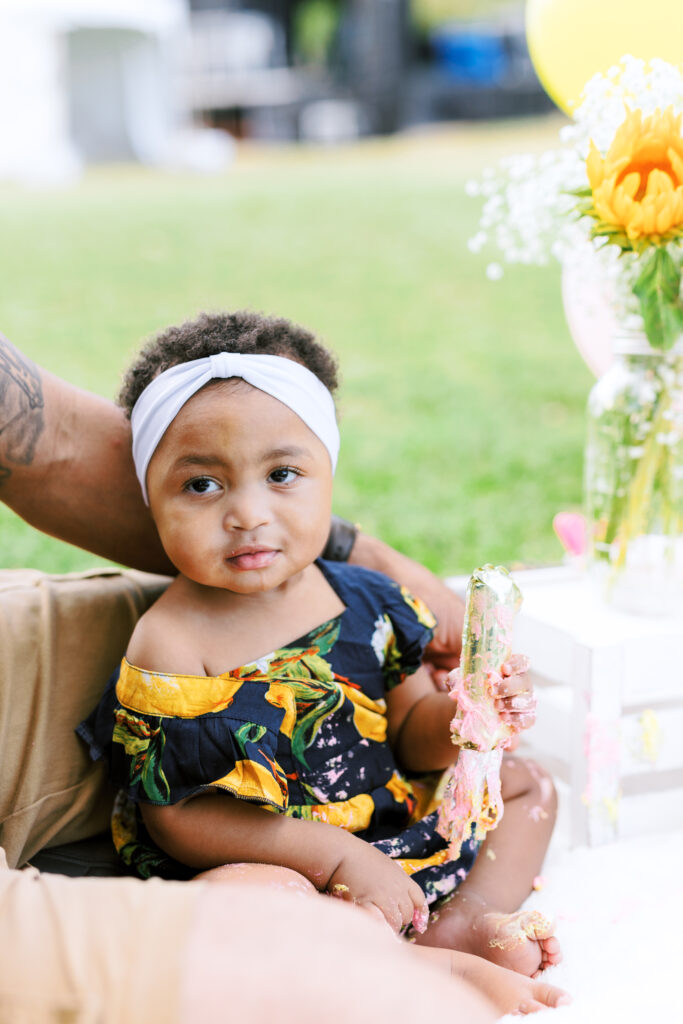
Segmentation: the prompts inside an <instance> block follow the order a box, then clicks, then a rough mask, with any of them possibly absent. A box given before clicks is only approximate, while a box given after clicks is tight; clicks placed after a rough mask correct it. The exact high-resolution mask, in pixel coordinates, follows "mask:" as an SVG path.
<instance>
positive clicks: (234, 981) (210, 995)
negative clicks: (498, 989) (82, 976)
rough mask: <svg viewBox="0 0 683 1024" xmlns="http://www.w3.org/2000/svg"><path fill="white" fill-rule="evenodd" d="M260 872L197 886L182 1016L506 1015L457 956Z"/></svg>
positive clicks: (183, 1021) (470, 1023) (471, 1022)
mask: <svg viewBox="0 0 683 1024" xmlns="http://www.w3.org/2000/svg"><path fill="white" fill-rule="evenodd" d="M247 867H248V868H251V867H252V865H247ZM254 867H259V865H254ZM218 871H219V872H220V871H221V869H218ZM257 877H258V872H251V871H249V872H247V873H246V874H243V875H242V881H243V883H245V884H240V883H239V882H235V884H231V882H230V880H229V879H230V874H229V873H227V875H226V874H224V876H223V882H224V883H225V884H222V885H218V886H213V885H212V886H208V885H202V884H201V883H200V884H199V885H197V886H196V888H197V890H199V899H198V900H197V907H196V914H195V918H194V921H193V924H192V929H191V932H190V934H189V936H188V941H187V943H186V948H185V951H184V956H183V958H182V961H181V988H182V1000H181V1006H180V1013H179V1022H180V1024H196V1022H197V1021H201V1022H202V1024H224V1022H225V1021H226V1020H232V1019H233V1018H234V1019H240V1017H242V1018H244V1019H245V1020H251V1021H255V1020H264V1021H265V1020H276V1021H278V1024H319V1022H320V1021H321V1020H324V1021H325V1022H326V1024H346V1022H348V1021H349V1020H356V1021H370V1020H374V1021H384V1020H391V1021H392V1024H414V1022H415V1021H419V1020H433V1021H441V1020H443V1021H448V1022H449V1024H493V1022H494V1020H495V1019H496V1018H497V1016H498V1012H497V1011H496V1006H495V1005H494V1004H493V1002H492V1001H491V1000H490V999H489V998H487V997H485V996H484V995H483V994H482V993H481V992H480V991H478V990H477V988H481V986H480V985H478V984H477V982H478V979H476V978H473V982H474V985H476V987H474V986H473V985H470V984H468V982H467V981H466V980H465V979H464V977H462V978H461V977H457V972H452V971H451V969H450V963H449V964H448V965H446V968H445V969H444V965H443V964H442V963H439V962H436V963H434V962H433V963H432V964H430V963H429V962H426V960H425V959H424V958H423V959H420V958H419V957H418V956H416V955H415V954H414V952H413V949H414V947H412V946H411V945H410V944H409V943H406V942H402V941H400V940H399V939H398V938H397V937H396V936H395V935H394V934H393V933H392V931H391V929H390V928H389V926H388V925H387V924H386V922H385V921H384V919H383V918H382V919H381V920H378V921H373V920H372V918H371V916H370V914H368V913H360V912H359V911H358V908H356V907H354V906H352V905H351V904H348V903H345V902H344V901H343V900H337V899H330V898H327V899H322V898H319V899H315V900H314V899H301V898H300V897H299V896H298V895H297V894H294V893H293V892H292V891H291V890H289V891H285V890H284V889H278V888H274V887H273V886H272V885H270V884H266V885H265V886H263V885H260V884H259V883H258V881H257ZM282 878H283V879H286V875H283V876H282ZM214 880H216V875H214ZM252 883H253V884H252ZM193 884H194V883H190V885H193ZM285 884H286V882H285ZM188 888H189V886H188ZM311 888H312V887H311ZM313 891H314V892H315V890H313ZM380 916H381V915H380ZM423 952H424V953H428V954H438V953H440V952H441V951H440V950H435V949H434V950H424V951H423ZM447 955H448V956H450V955H451V954H450V953H447ZM455 955H457V954H455ZM472 959H476V958H472ZM485 966H486V967H488V968H491V969H492V970H495V968H493V965H491V964H486V965H485ZM439 968H440V969H439ZM505 973H509V972H505ZM302 978H304V979H305V991H304V994H303V995H302V984H301V979H302ZM520 980H521V981H523V982H526V983H528V984H532V982H530V981H529V979H527V978H523V979H520ZM136 1020H137V1017H136Z"/></svg>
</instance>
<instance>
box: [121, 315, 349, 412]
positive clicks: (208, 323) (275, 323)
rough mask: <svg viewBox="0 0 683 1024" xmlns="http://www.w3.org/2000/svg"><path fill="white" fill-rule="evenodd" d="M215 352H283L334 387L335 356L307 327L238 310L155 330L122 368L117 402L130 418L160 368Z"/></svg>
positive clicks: (333, 389)
mask: <svg viewBox="0 0 683 1024" xmlns="http://www.w3.org/2000/svg"><path fill="white" fill-rule="evenodd" d="M218 352H240V353H242V354H251V355H256V354H257V355H271V356H285V357H286V358H288V359H293V360H294V361H295V362H297V363H301V364H302V365H303V366H305V367H306V368H307V369H308V370H310V371H311V372H312V373H314V374H315V375H316V377H318V378H319V380H321V381H322V382H323V384H324V385H325V387H326V388H327V389H328V391H330V393H331V394H334V392H335V391H336V389H337V385H338V379H337V360H336V359H335V357H334V356H333V355H332V353H331V352H328V351H327V349H326V348H324V347H323V346H322V345H321V344H320V342H319V341H316V339H315V337H314V335H313V334H311V332H310V331H307V330H306V329H305V328H304V327H299V326H298V325H297V324H293V323H291V322H290V321H289V320H284V319H281V318H276V317H267V316H263V315H262V314H261V313H252V312H249V311H248V310H239V311H238V312H236V313H201V314H200V315H199V316H198V317H197V318H196V319H195V320H188V321H186V322H185V323H183V324H180V325H179V326H178V327H169V328H167V330H165V331H162V332H161V333H160V334H157V335H156V336H155V337H154V338H152V339H151V340H150V341H148V342H147V343H146V345H144V346H143V348H142V350H141V351H140V354H139V355H138V357H137V359H136V360H135V362H134V363H133V364H132V366H130V367H129V369H128V370H127V371H126V373H125V375H124V378H123V385H122V387H121V390H120V392H119V395H118V398H117V401H118V404H119V405H120V406H121V407H122V408H123V409H124V410H125V412H126V414H127V416H129V417H130V414H131V412H132V411H133V406H134V405H135V403H136V402H137V400H138V398H139V397H140V395H141V394H142V392H143V391H144V390H145V388H146V387H147V385H148V384H150V383H151V382H152V381H153V380H154V378H155V377H157V376H158V375H159V374H160V373H163V371H164V370H168V369H169V368H170V367H171V366H177V365H178V364H179V363H189V362H190V361H191V360H192V359H201V358H203V357H205V356H211V355H215V354H216V353H218Z"/></svg>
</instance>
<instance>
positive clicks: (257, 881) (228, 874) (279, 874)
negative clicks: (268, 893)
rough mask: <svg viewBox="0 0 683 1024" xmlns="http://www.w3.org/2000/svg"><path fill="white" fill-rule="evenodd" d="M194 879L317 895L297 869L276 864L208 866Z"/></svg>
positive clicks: (303, 894) (316, 891)
mask: <svg viewBox="0 0 683 1024" xmlns="http://www.w3.org/2000/svg"><path fill="white" fill-rule="evenodd" d="M194 881H198V882H221V883H226V882H227V883H230V885H241V886H249V885H251V886H258V887H259V888H260V889H279V890H282V891H284V892H291V893H293V894H295V895H301V896H317V895H318V890H317V889H316V887H315V886H314V885H313V883H312V882H309V880H308V879H307V878H304V876H303V875H300V874H299V872H298V871H293V870H292V868H285V867H280V865H278V864H246V863H239V864H221V865H220V866H219V867H217V868H210V869H209V870H208V871H202V872H200V874H198V875H195V878H194Z"/></svg>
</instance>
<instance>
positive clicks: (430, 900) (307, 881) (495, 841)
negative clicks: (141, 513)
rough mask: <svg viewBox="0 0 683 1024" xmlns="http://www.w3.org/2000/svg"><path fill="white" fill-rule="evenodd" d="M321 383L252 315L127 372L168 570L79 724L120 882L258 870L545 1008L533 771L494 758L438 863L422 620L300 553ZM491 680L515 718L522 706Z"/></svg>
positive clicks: (309, 534) (444, 726) (440, 756)
mask: <svg viewBox="0 0 683 1024" xmlns="http://www.w3.org/2000/svg"><path fill="white" fill-rule="evenodd" d="M336 385H337V377H336V364H335V361H334V359H333V357H332V356H331V355H330V353H329V352H327V350H326V349H324V348H323V346H322V345H320V344H319V342H317V341H316V339H315V338H314V337H313V336H312V335H311V334H310V333H309V332H308V331H306V330H304V329H302V328H300V327H297V326H295V325H293V324H290V323H289V322H287V321H284V320H276V319H268V318H265V317H262V316H259V315H256V314H252V313H236V314H233V315H214V316H207V315H204V316H201V317H200V318H199V319H197V320H196V321H194V322H190V323H187V324H183V325H181V326H180V327H173V328H170V329H169V330H168V331H166V332H165V333H162V334H161V335H160V336H159V337H157V338H156V339H154V340H153V341H152V342H151V343H149V344H148V345H147V346H146V348H145V349H143V352H142V353H141V355H140V357H139V358H138V360H137V361H136V362H135V363H134V364H133V366H132V367H131V369H130V370H129V372H128V375H127V378H126V381H125V383H124V387H123V390H122V393H121V396H120V401H121V404H122V405H123V406H124V408H126V409H127V410H128V412H129V413H130V415H131V426H132V432H133V456H134V460H135V464H136V470H137V473H138V478H139V480H140V485H141V488H142V492H143V495H144V498H145V501H146V502H147V503H148V504H149V506H150V510H151V513H152V516H153V518H154V522H155V524H156V527H157V529H158V531H159V536H160V538H161V541H162V543H163V546H164V549H165V551H166V553H167V555H168V557H169V558H170V560H171V561H172V562H173V564H174V565H175V566H176V568H177V570H178V575H177V576H176V577H175V578H174V580H173V582H172V583H171V584H170V586H169V587H168V589H167V590H166V591H165V593H164V594H163V595H162V597H160V598H159V600H158V601H157V602H156V604H154V605H153V606H152V608H150V609H149V611H148V612H147V613H146V614H145V615H143V616H142V618H141V619H140V620H139V622H138V624H137V626H136V628H135V631H134V633H133V636H132V637H131V640H130V644H129V647H128V650H127V653H126V657H125V658H124V659H123V662H122V665H121V668H120V672H119V674H118V675H117V677H116V678H115V679H114V680H112V682H111V684H110V686H109V688H108V690H107V692H106V694H105V696H104V697H103V699H102V701H101V702H100V704H99V705H98V707H97V708H96V710H95V711H94V712H93V713H92V715H91V716H90V717H89V718H88V719H87V721H86V722H84V723H83V724H82V725H81V726H80V727H79V731H80V734H81V735H82V736H83V737H84V738H85V739H86V740H87V742H88V743H89V745H90V747H91V752H92V754H93V756H94V757H101V756H105V757H106V758H107V760H108V762H109V765H110V773H111V776H112V779H113V781H114V782H115V784H116V785H117V786H118V787H119V796H118V798H117V804H116V808H115V814H114V819H113V835H114V842H115V844H116V846H117V849H118V850H119V852H120V854H121V856H122V857H123V859H124V861H125V862H126V863H127V864H128V865H129V866H130V867H131V868H133V869H134V870H135V871H137V873H138V874H140V875H141V876H142V877H149V876H150V875H154V874H156V875H161V876H163V877H171V878H191V877H193V876H197V875H198V874H199V873H202V877H209V878H211V877H215V878H224V877H226V876H229V874H230V872H236V871H237V872H239V873H241V875H242V876H244V872H245V870H246V871H247V872H248V871H249V870H250V869H249V868H245V867H244V865H245V864H246V865H253V869H254V870H255V871H258V872H261V874H259V876H258V877H259V878H261V877H262V869H261V868H257V866H258V865H273V866H275V867H274V868H273V870H272V871H271V876H272V877H274V878H275V879H276V880H277V879H278V878H279V879H280V880H281V879H282V878H285V879H286V880H288V881H286V882H285V884H289V880H291V879H292V878H294V879H296V880H297V881H296V884H297V885H300V886H302V887H303V888H304V889H306V890H309V891H311V892H315V890H317V891H318V892H322V893H328V894H331V895H334V896H338V897H340V898H343V899H348V900H350V901H352V902H353V903H355V904H357V905H359V906H360V907H365V908H367V909H369V910H371V911H373V912H374V913H377V914H380V915H381V916H382V917H383V919H385V920H386V921H387V922H388V924H389V925H390V926H391V927H392V928H393V929H394V930H395V931H396V932H402V931H408V932H409V933H410V934H411V937H412V938H413V939H414V940H415V952H416V955H422V956H429V957H431V958H432V959H435V960H438V961H439V962H441V963H442V964H443V966H444V967H445V968H446V969H447V970H449V971H454V972H456V973H461V974H463V975H466V976H467V977H468V978H469V979H470V980H473V981H474V982H475V983H476V984H478V985H479V986H480V987H481V988H482V989H484V990H485V991H486V992H487V994H488V995H489V996H490V997H493V998H494V1000H496V999H497V1001H498V1005H499V1006H500V1008H501V1009H503V1010H504V1011H510V1010H525V1009H526V1010H528V1009H535V1008H538V1007H539V1006H540V1005H556V1004H557V1003H558V1002H560V1001H562V1000H563V999H565V998H566V997H564V996H563V994H562V993H561V992H560V991H559V990H558V989H554V988H552V986H548V985H544V984H541V983H539V982H532V981H530V980H529V979H530V977H532V976H536V975H537V974H538V973H539V972H540V971H541V970H543V969H544V968H545V967H547V966H549V965H551V964H554V963H556V962H557V961H558V960H559V947H558V944H557V940H556V939H555V938H554V937H553V936H552V929H551V927H550V926H549V925H548V923H547V922H546V921H544V920H543V919H542V918H540V915H534V914H528V913H527V914H515V913H514V911H517V910H518V908H519V906H520V905H521V903H522V902H523V900H524V899H525V898H526V896H527V895H528V894H529V892H530V890H531V887H532V880H533V878H534V877H535V876H536V875H537V874H538V872H539V870H540V867H541V863H542V860H543V855H544V852H545V849H546V846H547V842H548V839H549V836H550V832H551V829H552V823H553V814H554V804H553V790H552V785H551V783H550V781H549V779H548V778H547V777H546V776H545V775H543V774H542V773H541V771H540V769H538V768H536V767H534V766H533V765H531V764H528V763H526V762H524V761H522V760H519V759H514V758H508V759H506V761H505V762H504V769H503V775H502V786H503V798H504V800H505V806H506V811H505V816H504V817H503V819H502V822H501V824H500V826H499V828H498V829H497V830H496V831H495V832H493V833H492V834H491V836H490V837H489V839H487V841H486V843H485V844H483V846H482V849H481V850H479V851H477V845H476V844H475V843H474V842H473V841H471V840H467V841H466V842H465V843H464V845H463V850H462V853H461V856H460V858H459V859H458V860H457V861H449V860H448V859H447V844H446V842H445V840H443V839H442V838H441V837H440V836H439V835H438V833H437V831H436V820H437V810H436V809H437V807H438V802H437V801H436V799H435V787H436V782H437V780H438V777H439V774H440V773H441V772H442V771H443V770H444V769H445V768H447V767H448V765H449V764H451V763H452V762H453V761H454V760H455V758H456V757H457V750H456V748H455V747H454V746H453V744H452V743H451V740H450V733H449V723H450V719H451V718H452V715H453V703H452V701H451V699H450V698H449V697H448V696H447V695H446V694H445V693H442V692H438V691H437V690H436V689H435V688H434V685H433V683H432V681H431V679H430V677H429V675H428V673H427V671H426V670H425V669H424V668H423V667H422V666H421V658H422V652H423V650H424V647H425V645H426V644H427V642H428V641H429V639H430V637H431V633H432V629H433V626H434V625H435V623H434V619H433V617H432V616H431V613H430V612H429V610H428V609H427V608H426V607H425V606H424V605H422V604H421V602H420V601H419V600H416V599H415V598H413V597H412V596H411V595H410V594H409V593H407V592H406V591H405V590H404V589H403V588H401V587H399V586H398V585H397V584H395V583H393V582H392V581H391V580H389V579H388V578H387V577H384V576H382V575H380V574H378V573H374V572H371V571H370V570H366V569H363V568H360V567H358V566H351V565H347V564H344V563H331V562H324V561H322V560H320V559H319V557H318V556H319V554H320V552H321V551H322V549H323V547H324V545H325V541H326V539H327V533H328V528H329V521H330V512H331V504H332V480H333V475H334V471H335V467H336V463H337V455H338V451H339V433H338V428H337V423H336V416H335V407H334V400H333V398H332V393H333V392H334V390H335V389H336ZM503 675H504V678H503V681H502V683H500V684H499V695H498V702H497V707H498V709H499V712H500V714H501V716H503V718H504V719H505V721H507V722H508V723H509V724H511V725H512V726H513V728H514V729H515V730H517V731H519V730H520V729H523V728H525V727H527V726H528V725H530V724H531V722H532V721H533V698H532V696H531V694H530V691H529V687H528V681H527V679H526V677H525V676H523V675H516V674H514V672H513V671H512V669H508V670H504V673H503ZM430 773H431V774H430ZM235 865H239V867H235ZM226 866H227V867H226ZM278 869H279V870H280V874H278ZM283 872H284V873H283ZM294 873H296V874H294ZM265 877H269V876H268V872H266V876H265ZM429 905H431V906H432V908H436V909H435V910H434V912H433V913H432V914H431V917H429V919H428V906H429ZM413 924H414V925H415V929H411V925H413ZM430 947H431V948H430ZM453 951H457V952H453ZM472 954H479V955H472ZM482 957H485V958H486V959H482ZM489 961H492V962H489ZM496 964H497V965H499V966H496ZM505 968H512V969H513V970H512V971H511V970H507V969H505ZM515 972H520V973H515Z"/></svg>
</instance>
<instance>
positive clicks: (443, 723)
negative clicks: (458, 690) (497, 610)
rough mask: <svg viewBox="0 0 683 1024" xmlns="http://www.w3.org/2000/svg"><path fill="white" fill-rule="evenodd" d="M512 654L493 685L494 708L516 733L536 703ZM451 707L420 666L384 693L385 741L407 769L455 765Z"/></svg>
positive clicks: (528, 723) (525, 725)
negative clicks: (385, 699) (385, 701)
mask: <svg viewBox="0 0 683 1024" xmlns="http://www.w3.org/2000/svg"><path fill="white" fill-rule="evenodd" d="M517 665H518V662H517V661H516V660H515V657H514V656H513V657H512V658H511V659H510V662H509V663H506V664H505V665H503V667H502V672H501V676H502V678H500V679H498V678H495V679H494V681H493V682H492V686H493V687H494V689H493V692H494V694H495V695H496V709H497V710H498V713H499V714H500V716H501V718H502V719H503V721H504V722H505V723H506V724H508V725H510V726H511V728H512V729H513V730H514V731H515V732H519V731H521V730H522V729H528V728H530V726H532V725H533V723H534V720H535V699H534V695H533V689H532V687H531V681H530V679H529V676H528V674H527V673H526V672H519V671H518V670H517ZM454 712H455V705H454V704H453V701H452V700H451V698H450V697H449V696H448V694H446V693H441V692H435V690H434V686H433V685H432V681H431V679H430V677H429V675H428V673H427V671H426V670H425V668H424V667H423V668H420V669H419V670H418V671H417V672H415V673H414V675H411V676H408V677H407V679H405V680H404V681H403V682H402V683H401V684H400V685H399V686H397V687H395V688H394V689H393V690H390V691H389V693H388V694H387V721H388V739H389V742H390V743H391V745H392V748H393V750H394V752H395V754H396V756H397V758H398V759H399V761H400V762H401V764H402V765H403V767H404V768H406V769H407V770H409V771H414V772H425V771H440V770H441V769H443V768H447V767H448V765H450V764H453V762H454V761H455V760H456V759H457V756H458V748H457V747H455V746H454V745H453V743H452V742H451V736H450V722H451V719H452V718H453V714H454Z"/></svg>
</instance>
